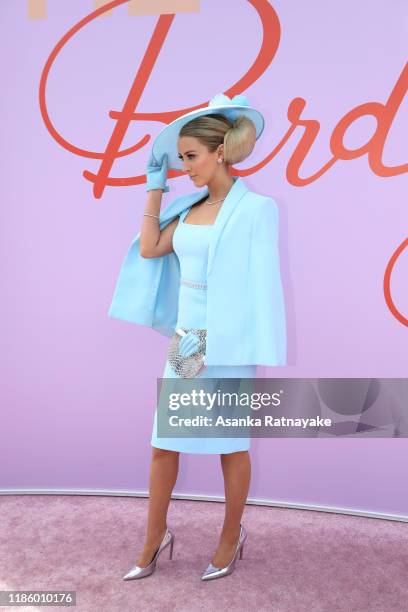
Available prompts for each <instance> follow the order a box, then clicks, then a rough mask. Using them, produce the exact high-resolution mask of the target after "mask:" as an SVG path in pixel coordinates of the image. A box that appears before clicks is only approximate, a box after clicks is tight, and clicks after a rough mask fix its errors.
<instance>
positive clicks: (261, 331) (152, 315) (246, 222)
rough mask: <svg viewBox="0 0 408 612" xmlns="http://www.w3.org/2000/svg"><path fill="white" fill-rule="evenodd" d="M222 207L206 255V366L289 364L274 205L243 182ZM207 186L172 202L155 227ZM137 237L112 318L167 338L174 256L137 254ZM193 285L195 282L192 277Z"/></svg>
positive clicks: (176, 266)
mask: <svg viewBox="0 0 408 612" xmlns="http://www.w3.org/2000/svg"><path fill="white" fill-rule="evenodd" d="M233 180H234V184H233V185H232V187H231V189H230V191H229V192H228V195H227V197H226V199H225V200H224V203H223V205H222V206H221V208H220V210H219V212H218V215H217V218H216V221H215V224H214V228H213V230H214V231H213V232H212V233H211V239H210V244H209V251H208V262H207V343H206V356H205V363H206V365H250V364H256V365H266V366H283V365H285V364H286V322H285V308H284V298H283V290H282V283H281V276H280V266H279V249H278V242H279V231H278V229H279V215H278V208H277V205H276V203H275V201H274V200H273V199H272V198H270V197H267V196H263V195H260V194H257V193H253V192H251V191H250V190H249V189H248V188H247V187H246V185H245V184H244V181H243V180H242V179H241V178H240V177H233ZM206 194H208V189H207V188H206V189H205V190H203V191H200V192H195V193H191V194H188V195H183V196H180V197H178V198H176V199H175V200H173V201H172V202H171V203H170V204H169V205H168V206H167V207H166V208H165V209H164V210H163V211H162V212H161V214H160V219H159V224H160V230H162V229H164V228H165V227H166V225H168V224H169V223H170V222H171V221H172V220H173V219H174V218H175V217H177V216H178V215H180V214H181V212H183V211H184V210H185V209H186V208H191V206H192V205H193V204H194V203H196V202H198V201H199V200H201V198H203V197H204V196H205V195H206ZM139 243H140V232H139V233H138V234H137V236H136V237H135V238H134V240H133V242H132V244H131V245H130V248H129V250H128V252H127V254H126V256H125V259H124V261H123V264H122V266H121V269H120V273H119V278H118V281H117V284H116V289H115V292H114V296H113V300H112V304H111V306H110V309H109V313H108V314H109V316H111V317H115V318H118V319H123V320H125V321H129V322H131V323H136V324H139V325H146V326H148V327H151V328H153V329H155V330H156V331H157V332H159V333H160V334H163V335H164V336H172V335H173V333H174V331H175V327H176V323H177V315H178V297H179V284H180V263H179V259H178V257H177V255H176V253H175V252H171V253H168V254H166V255H163V256H160V257H152V258H145V257H142V256H141V255H140V249H139ZM192 280H194V279H192Z"/></svg>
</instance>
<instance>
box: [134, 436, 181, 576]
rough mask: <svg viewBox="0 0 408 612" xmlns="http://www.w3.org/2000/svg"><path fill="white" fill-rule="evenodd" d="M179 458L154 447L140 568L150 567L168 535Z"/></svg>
mask: <svg viewBox="0 0 408 612" xmlns="http://www.w3.org/2000/svg"><path fill="white" fill-rule="evenodd" d="M179 456H180V453H179V452H178V451H171V450H165V449H162V448H156V447H155V446H152V460H151V465H150V484H149V510H148V517H147V532H146V539H145V545H144V548H143V551H142V554H141V556H140V557H139V559H138V561H137V563H136V564H137V565H139V567H146V565H149V563H150V562H151V560H152V558H153V555H154V553H155V552H156V550H157V549H158V548H159V546H160V542H161V541H162V539H163V537H164V534H165V533H166V528H167V510H168V507H169V504H170V498H171V493H172V491H173V487H174V485H175V484H176V480H177V474H178V467H179Z"/></svg>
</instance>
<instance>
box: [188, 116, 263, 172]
mask: <svg viewBox="0 0 408 612" xmlns="http://www.w3.org/2000/svg"><path fill="white" fill-rule="evenodd" d="M182 136H192V137H194V138H197V139H198V140H199V141H200V142H201V143H202V144H204V145H205V146H206V147H207V149H208V150H209V151H210V152H211V153H212V152H214V151H215V150H216V149H217V148H218V147H219V145H220V144H223V145H224V155H223V157H224V162H225V163H226V164H227V165H231V164H237V163H238V162H241V161H243V160H244V159H245V158H246V157H248V155H250V153H251V152H252V150H253V148H254V146H255V142H256V128H255V125H254V123H253V121H251V119H248V117H245V115H240V116H239V117H238V118H237V119H236V120H235V121H230V120H229V119H227V117H226V116H225V115H222V114H218V113H217V114H216V113H214V114H212V115H201V116H200V117H196V118H195V119H192V120H191V121H189V122H188V123H186V124H185V125H183V127H182V128H181V130H180V132H179V138H181V137H182Z"/></svg>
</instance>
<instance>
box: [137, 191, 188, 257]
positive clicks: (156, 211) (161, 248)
mask: <svg viewBox="0 0 408 612" xmlns="http://www.w3.org/2000/svg"><path fill="white" fill-rule="evenodd" d="M162 194H163V190H162V189H151V190H150V191H148V192H147V203H146V208H145V211H144V212H146V213H149V214H151V215H157V216H160V207H161V199H162ZM178 220H179V218H178V217H176V218H175V219H173V221H171V223H169V224H168V225H166V227H165V228H164V230H162V231H160V225H159V219H157V218H156V217H149V216H147V215H143V222H142V227H141V230H140V255H141V256H142V257H147V258H148V257H161V255H166V254H167V253H171V252H172V251H173V234H174V230H175V229H176V227H177V223H178Z"/></svg>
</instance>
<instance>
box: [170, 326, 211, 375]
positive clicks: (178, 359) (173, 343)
mask: <svg viewBox="0 0 408 612" xmlns="http://www.w3.org/2000/svg"><path fill="white" fill-rule="evenodd" d="M190 331H191V332H194V333H195V334H196V335H197V337H198V339H199V344H198V349H197V350H196V351H195V352H194V353H192V354H191V355H189V356H188V357H183V355H180V349H179V343H180V340H181V338H182V337H183V336H185V335H186V334H187V333H188V332H190ZM206 337H207V330H206V329H196V328H191V327H190V328H188V329H184V328H182V327H179V328H177V329H176V331H175V332H174V334H173V336H172V337H171V339H170V342H169V346H168V349H167V360H168V362H169V364H170V366H171V368H172V370H173V372H174V373H175V374H177V375H178V376H180V377H181V378H194V377H195V376H197V374H199V372H201V370H202V369H203V368H204V367H205V348H206Z"/></svg>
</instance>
